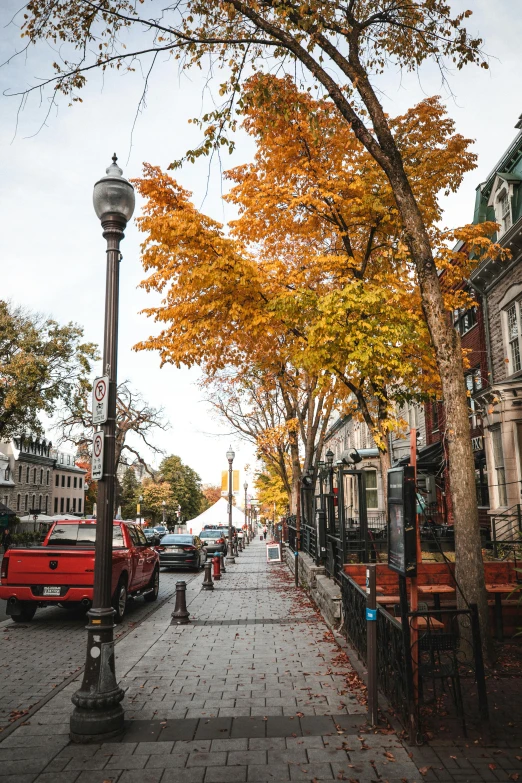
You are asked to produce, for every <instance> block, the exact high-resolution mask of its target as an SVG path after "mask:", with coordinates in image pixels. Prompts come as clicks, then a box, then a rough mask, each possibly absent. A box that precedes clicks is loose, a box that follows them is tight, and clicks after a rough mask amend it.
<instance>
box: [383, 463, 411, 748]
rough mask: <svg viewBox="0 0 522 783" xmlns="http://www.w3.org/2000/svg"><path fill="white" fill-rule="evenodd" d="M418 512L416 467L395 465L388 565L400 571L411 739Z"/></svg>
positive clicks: (390, 497) (390, 493)
mask: <svg viewBox="0 0 522 783" xmlns="http://www.w3.org/2000/svg"><path fill="white" fill-rule="evenodd" d="M416 512H417V508H416V492H415V468H414V467H412V466H406V467H404V468H392V469H391V470H389V471H388V567H389V568H391V569H393V570H394V571H397V572H398V574H399V600H400V609H401V625H402V636H403V644H404V653H405V657H406V685H407V699H408V704H409V709H408V712H409V718H410V725H409V732H410V739H411V740H412V741H413V739H414V738H415V736H416V717H415V715H416V713H415V686H414V677H413V665H412V664H413V659H414V656H415V655H416V653H417V636H416V620H414V623H413V627H412V628H411V633H410V624H409V617H408V613H409V609H408V592H407V585H406V578H407V577H409V578H412V577H416V575H417V530H416V528H417V524H416V521H417V519H416ZM414 600H415V598H414ZM412 609H413V607H412ZM412 637H413V638H412ZM414 648H415V649H414Z"/></svg>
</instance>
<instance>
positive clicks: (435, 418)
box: [431, 400, 439, 432]
mask: <svg viewBox="0 0 522 783" xmlns="http://www.w3.org/2000/svg"><path fill="white" fill-rule="evenodd" d="M438 429H439V403H438V402H437V400H434V401H433V402H432V403H431V431H432V432H437V431H438Z"/></svg>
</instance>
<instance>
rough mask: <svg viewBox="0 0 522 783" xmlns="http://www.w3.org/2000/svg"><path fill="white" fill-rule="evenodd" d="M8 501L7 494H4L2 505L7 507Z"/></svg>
mask: <svg viewBox="0 0 522 783" xmlns="http://www.w3.org/2000/svg"><path fill="white" fill-rule="evenodd" d="M8 501H9V495H4V506H6V507H7V505H8Z"/></svg>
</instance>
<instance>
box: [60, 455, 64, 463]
mask: <svg viewBox="0 0 522 783" xmlns="http://www.w3.org/2000/svg"><path fill="white" fill-rule="evenodd" d="M60 462H61V463H62V465H63V454H60Z"/></svg>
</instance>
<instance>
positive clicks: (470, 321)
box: [453, 307, 477, 335]
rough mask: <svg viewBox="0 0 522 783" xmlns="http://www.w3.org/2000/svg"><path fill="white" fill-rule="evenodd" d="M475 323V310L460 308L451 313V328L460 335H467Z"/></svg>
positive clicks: (473, 308) (474, 308)
mask: <svg viewBox="0 0 522 783" xmlns="http://www.w3.org/2000/svg"><path fill="white" fill-rule="evenodd" d="M476 323H477V308H476V307H470V309H469V310H465V309H464V308H463V307H461V308H460V309H458V310H454V311H453V326H454V327H455V329H456V330H457V331H458V332H460V334H461V335H462V334H467V332H469V331H470V330H471V329H473V327H474V326H475V324H476Z"/></svg>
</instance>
